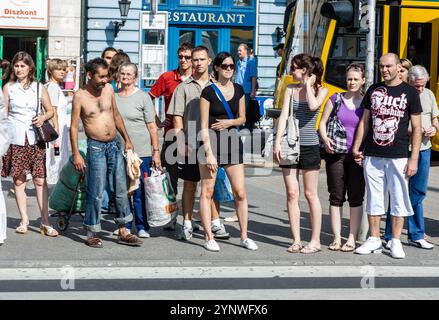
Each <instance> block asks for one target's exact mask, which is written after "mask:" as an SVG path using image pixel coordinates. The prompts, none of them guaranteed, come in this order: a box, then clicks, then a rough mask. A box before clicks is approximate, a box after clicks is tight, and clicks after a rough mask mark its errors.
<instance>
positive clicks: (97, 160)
mask: <svg viewBox="0 0 439 320" xmlns="http://www.w3.org/2000/svg"><path fill="white" fill-rule="evenodd" d="M85 171H86V175H85V177H86V184H87V198H86V208H85V218H84V226H85V229H86V230H88V231H91V232H99V231H101V223H100V221H101V208H102V196H103V193H104V188H105V185H106V183H107V181H108V186H109V189H110V194H112V195H113V197H114V202H115V207H116V218H115V221H116V224H118V225H124V224H126V223H127V222H129V221H132V220H133V215H132V214H131V212H130V205H129V202H128V197H127V181H126V169H125V159H124V157H123V154H122V150H121V149H120V142H118V141H117V140H116V139H114V140H112V141H109V142H101V141H97V140H93V139H87V160H86V168H85Z"/></svg>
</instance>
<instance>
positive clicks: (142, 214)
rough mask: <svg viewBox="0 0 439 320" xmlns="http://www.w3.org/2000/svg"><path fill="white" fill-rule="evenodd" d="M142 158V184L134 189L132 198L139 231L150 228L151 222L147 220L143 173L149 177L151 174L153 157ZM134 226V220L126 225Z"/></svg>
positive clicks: (127, 226)
mask: <svg viewBox="0 0 439 320" xmlns="http://www.w3.org/2000/svg"><path fill="white" fill-rule="evenodd" d="M140 159H141V160H142V163H141V164H140V185H139V188H138V189H137V190H136V191H134V194H133V198H132V200H130V201H131V204H132V205H133V211H134V223H135V225H136V229H137V232H139V231H140V230H146V231H148V230H149V224H148V221H147V220H146V201H145V184H144V178H143V175H144V173H145V172H146V173H147V174H148V177H149V176H150V175H151V170H150V169H149V167H150V166H151V161H152V157H141V158H140ZM132 226H133V223H132V221H131V222H128V223H127V224H126V225H125V227H126V228H127V229H130V230H131V228H132Z"/></svg>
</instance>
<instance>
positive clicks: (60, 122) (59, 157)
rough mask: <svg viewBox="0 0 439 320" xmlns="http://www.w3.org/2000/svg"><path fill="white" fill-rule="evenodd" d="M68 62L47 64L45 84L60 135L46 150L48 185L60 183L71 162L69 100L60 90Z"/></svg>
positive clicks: (56, 60) (54, 60)
mask: <svg viewBox="0 0 439 320" xmlns="http://www.w3.org/2000/svg"><path fill="white" fill-rule="evenodd" d="M66 68H67V62H65V61H64V60H61V59H51V60H49V62H48V63H47V72H48V74H49V82H47V83H46V84H45V87H46V88H47V92H48V93H49V98H50V103H51V105H52V106H53V108H54V112H55V115H54V117H53V122H54V124H55V130H56V131H57V132H58V133H59V137H58V139H57V140H55V141H53V142H51V143H49V144H48V148H47V149H46V169H47V170H46V171H47V172H46V173H47V178H46V180H47V183H49V184H55V183H57V182H58V179H59V173H60V172H61V169H62V167H63V166H64V165H65V164H66V163H67V161H69V126H70V121H69V119H68V117H67V104H68V103H67V99H66V97H65V96H64V93H63V92H62V90H61V88H60V84H61V83H62V82H63V79H64V75H65V73H66Z"/></svg>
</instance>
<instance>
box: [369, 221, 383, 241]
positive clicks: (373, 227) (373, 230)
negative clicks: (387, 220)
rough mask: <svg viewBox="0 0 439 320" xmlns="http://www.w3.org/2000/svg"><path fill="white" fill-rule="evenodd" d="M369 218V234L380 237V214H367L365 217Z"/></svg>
mask: <svg viewBox="0 0 439 320" xmlns="http://www.w3.org/2000/svg"><path fill="white" fill-rule="evenodd" d="M367 219H368V220H369V230H370V236H371V237H375V238H379V237H380V222H381V216H372V215H369V216H368V217H367Z"/></svg>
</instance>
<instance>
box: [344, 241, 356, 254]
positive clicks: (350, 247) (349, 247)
mask: <svg viewBox="0 0 439 320" xmlns="http://www.w3.org/2000/svg"><path fill="white" fill-rule="evenodd" d="M354 250H355V245H352V244H349V243H347V242H346V243H345V244H344V245H343V247H341V251H343V252H352V251H354Z"/></svg>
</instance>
